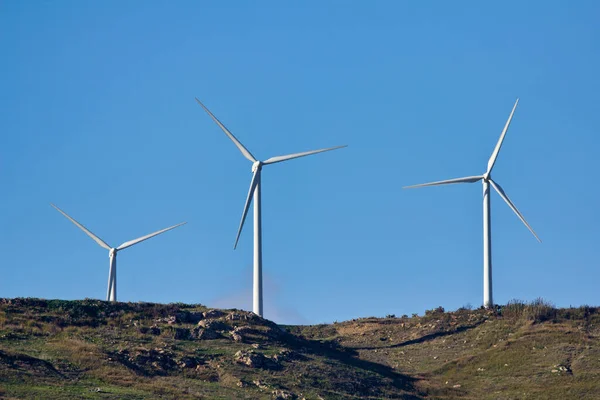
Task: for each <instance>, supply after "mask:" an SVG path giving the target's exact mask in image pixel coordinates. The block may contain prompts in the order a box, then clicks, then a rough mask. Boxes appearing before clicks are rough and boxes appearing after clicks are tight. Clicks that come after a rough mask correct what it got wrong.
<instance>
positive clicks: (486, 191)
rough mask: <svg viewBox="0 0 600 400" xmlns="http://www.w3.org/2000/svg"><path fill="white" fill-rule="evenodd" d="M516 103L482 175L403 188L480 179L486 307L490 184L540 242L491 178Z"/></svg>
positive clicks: (489, 298) (489, 263) (490, 301)
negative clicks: (481, 186)
mask: <svg viewBox="0 0 600 400" xmlns="http://www.w3.org/2000/svg"><path fill="white" fill-rule="evenodd" d="M517 104H519V99H517V101H516V102H515V105H514V106H513V108H512V111H511V112H510V115H509V117H508V120H507V121H506V125H504V129H503V130H502V134H501V135H500V139H499V140H498V143H497V144H496V147H495V148H494V151H493V152H492V156H491V157H490V159H489V161H488V165H487V171H486V172H485V174H483V175H477V176H467V177H465V178H456V179H448V180H445V181H438V182H431V183H423V184H420V185H413V186H406V187H405V188H404V189H408V188H416V187H423V186H435V185H447V184H453V183H473V182H477V181H482V183H483V305H484V307H486V308H489V307H491V306H493V305H494V300H493V297H492V226H491V223H492V221H491V214H490V185H491V186H492V187H493V188H494V190H495V191H496V192H497V193H498V194H499V195H500V197H502V199H503V200H504V201H505V202H506V204H508V206H509V207H510V208H511V210H513V211H514V213H515V214H517V217H519V219H520V220H521V222H523V224H525V226H526V227H527V229H529V231H530V232H531V233H532V234H533V236H535V238H536V239H537V240H538V241H539V242H540V243H541V240H540V238H539V237H538V235H536V233H535V232H534V230H533V229H532V228H531V226H529V224H528V223H527V221H525V218H524V217H523V215H522V214H521V213H520V212H519V210H517V207H516V206H515V205H514V204H513V202H512V201H510V199H509V198H508V196H507V195H506V193H505V192H504V190H503V189H502V187H501V186H500V184H498V183H497V182H495V181H494V180H493V179H492V176H491V174H492V170H493V169H494V165H495V164H496V159H497V158H498V153H499V152H500V148H501V147H502V142H503V141H504V136H506V131H508V127H509V125H510V121H511V120H512V117H513V114H514V113H515V109H516V108H517Z"/></svg>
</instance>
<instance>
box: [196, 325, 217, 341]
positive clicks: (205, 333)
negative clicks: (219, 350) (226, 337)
mask: <svg viewBox="0 0 600 400" xmlns="http://www.w3.org/2000/svg"><path fill="white" fill-rule="evenodd" d="M191 336H192V338H194V339H198V340H213V339H218V338H219V337H220V336H221V335H219V333H218V332H217V331H215V330H213V329H208V328H202V327H199V326H197V327H195V328H194V329H193V330H192V332H191Z"/></svg>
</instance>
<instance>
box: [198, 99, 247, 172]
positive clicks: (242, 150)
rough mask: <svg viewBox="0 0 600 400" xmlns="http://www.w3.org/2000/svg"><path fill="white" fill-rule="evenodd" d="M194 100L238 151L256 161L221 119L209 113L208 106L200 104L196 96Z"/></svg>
mask: <svg viewBox="0 0 600 400" xmlns="http://www.w3.org/2000/svg"><path fill="white" fill-rule="evenodd" d="M196 101H197V102H198V104H200V106H201V107H202V108H204V111H206V113H207V114H208V115H210V117H211V118H212V119H213V121H215V122H216V123H217V125H219V127H221V129H222V130H223V132H225V134H226V135H227V136H229V139H231V141H232V142H233V143H234V144H235V145H236V146H237V148H238V149H240V151H241V152H242V154H243V155H244V157H246V158H247V159H248V160H250V161H252V162H256V158H254V156H253V155H252V153H250V152H249V151H248V149H247V148H245V147H244V145H243V144H242V143H241V142H240V141H239V140H238V139H237V138H236V137H235V136H233V133H231V132H229V130H228V129H227V128H225V125H223V124H222V123H221V121H219V120H218V119H217V117H215V116H214V115H213V113H211V112H210V110H209V109H208V108H206V106H205V105H204V104H202V102H201V101H200V100H198V98H197V97H196Z"/></svg>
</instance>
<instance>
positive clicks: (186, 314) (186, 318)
mask: <svg viewBox="0 0 600 400" xmlns="http://www.w3.org/2000/svg"><path fill="white" fill-rule="evenodd" d="M175 316H176V317H177V321H179V322H183V323H188V324H197V323H198V321H200V320H202V319H204V313H202V312H195V311H193V312H190V311H182V312H179V313H177V314H175Z"/></svg>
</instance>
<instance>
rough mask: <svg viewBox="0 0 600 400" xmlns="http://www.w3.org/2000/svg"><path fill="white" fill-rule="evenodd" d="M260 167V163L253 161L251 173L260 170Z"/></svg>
mask: <svg viewBox="0 0 600 400" xmlns="http://www.w3.org/2000/svg"><path fill="white" fill-rule="evenodd" d="M262 165H263V164H262V162H260V161H255V162H254V163H253V164H252V173H254V172H256V171H257V170H260V169H262Z"/></svg>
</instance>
